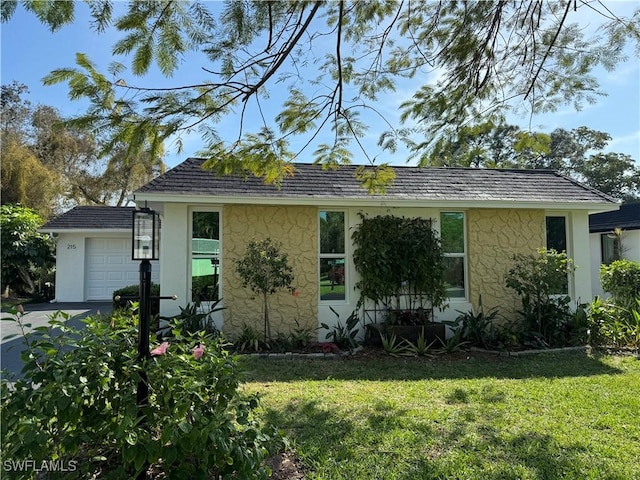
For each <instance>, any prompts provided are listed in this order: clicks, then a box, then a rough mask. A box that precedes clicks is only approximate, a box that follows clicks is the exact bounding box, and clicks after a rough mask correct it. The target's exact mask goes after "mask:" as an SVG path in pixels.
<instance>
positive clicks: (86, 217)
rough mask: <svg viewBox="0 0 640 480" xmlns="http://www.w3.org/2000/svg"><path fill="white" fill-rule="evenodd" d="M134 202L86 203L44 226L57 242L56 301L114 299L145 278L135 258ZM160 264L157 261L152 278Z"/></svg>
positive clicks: (153, 263)
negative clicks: (119, 204) (128, 204)
mask: <svg viewBox="0 0 640 480" xmlns="http://www.w3.org/2000/svg"><path fill="white" fill-rule="evenodd" d="M133 210H134V209H133V208H132V207H97V206H81V207H75V208H73V209H72V210H69V211H68V212H66V213H64V214H62V215H60V216H59V217H57V218H55V219H53V220H51V221H50V222H48V223H47V224H46V225H44V226H43V227H42V228H41V229H40V230H41V231H42V232H43V233H48V234H50V235H51V236H52V237H53V238H54V239H55V241H56V281H55V291H56V296H55V301H58V302H84V301H94V300H96V301H97V300H102V301H104V300H111V298H112V295H113V292H114V290H118V289H119V288H122V287H125V286H127V285H135V284H137V283H138V281H139V268H140V264H139V262H134V261H132V260H131V222H132V214H133V213H132V212H133ZM159 278H160V268H159V265H158V262H152V281H154V282H158V279H159Z"/></svg>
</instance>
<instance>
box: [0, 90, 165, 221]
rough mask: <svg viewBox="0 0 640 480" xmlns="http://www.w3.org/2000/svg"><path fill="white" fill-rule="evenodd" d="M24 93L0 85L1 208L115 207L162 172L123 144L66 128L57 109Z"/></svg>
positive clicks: (156, 162)
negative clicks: (34, 101)
mask: <svg viewBox="0 0 640 480" xmlns="http://www.w3.org/2000/svg"><path fill="white" fill-rule="evenodd" d="M25 94H28V90H27V88H26V87H25V86H24V85H21V84H19V83H16V82H13V83H12V84H10V85H3V86H2V95H1V99H2V111H3V115H2V131H1V135H2V137H1V144H0V145H1V149H2V172H1V184H2V203H3V204H9V203H19V204H22V205H24V206H27V207H30V208H33V209H34V210H36V211H37V212H38V214H40V215H41V216H42V217H43V218H48V217H50V216H51V215H52V214H54V213H58V212H59V211H60V210H63V209H65V208H68V207H70V206H73V205H78V204H80V205H83V204H96V205H117V206H121V205H123V204H125V203H126V197H127V195H128V194H129V193H131V192H132V191H133V190H134V189H135V188H137V187H139V186H141V185H143V184H144V183H146V182H148V181H149V180H151V179H152V178H154V177H155V176H157V175H158V174H159V173H161V172H162V171H163V169H164V164H163V163H162V160H161V158H160V157H151V156H150V155H149V154H148V153H146V152H142V153H141V154H139V155H138V156H137V157H131V156H128V155H127V148H126V147H125V146H124V145H122V144H113V143H112V142H108V141H105V140H104V139H103V138H101V137H96V136H95V135H94V134H93V133H92V132H91V130H89V129H88V128H79V127H76V126H69V125H67V124H66V123H65V119H64V118H62V116H61V115H60V113H59V112H58V111H57V110H55V109H54V108H52V107H50V106H47V105H36V106H33V105H31V103H30V102H28V101H27V100H25V99H23V96H24V95H25ZM105 145H108V146H109V147H108V149H107V148H105Z"/></svg>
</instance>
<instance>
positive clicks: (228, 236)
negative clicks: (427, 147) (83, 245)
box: [58, 158, 618, 339]
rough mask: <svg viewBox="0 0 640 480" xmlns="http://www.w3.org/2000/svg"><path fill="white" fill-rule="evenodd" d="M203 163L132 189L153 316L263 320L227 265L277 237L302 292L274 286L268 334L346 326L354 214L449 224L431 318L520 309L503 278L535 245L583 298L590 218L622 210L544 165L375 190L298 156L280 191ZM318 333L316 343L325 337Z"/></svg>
mask: <svg viewBox="0 0 640 480" xmlns="http://www.w3.org/2000/svg"><path fill="white" fill-rule="evenodd" d="M203 163H204V160H202V159H197V158H189V159H187V160H186V161H185V162H183V163H181V164H180V165H178V166H176V167H175V168H173V169H172V170H169V171H168V172H166V173H165V174H163V175H162V176H160V177H158V178H156V179H154V180H152V181H151V182H149V183H148V184H146V185H145V186H143V187H142V188H140V189H139V190H137V191H136V192H135V193H134V201H135V203H136V204H137V205H138V206H144V205H148V206H149V207H150V208H152V209H154V210H155V211H157V212H159V213H160V215H161V221H162V234H161V244H160V265H161V268H160V277H159V282H160V285H161V295H163V296H169V295H177V296H178V299H179V300H178V301H177V302H172V301H165V300H163V301H162V302H161V313H162V314H163V315H172V314H176V313H178V312H179V307H180V306H184V305H185V304H186V303H188V302H192V301H194V300H197V299H198V300H204V301H211V302H213V301H216V300H220V301H221V304H222V305H223V306H224V307H225V308H224V310H222V311H220V312H216V315H217V317H216V322H217V323H218V326H220V327H223V329H224V331H225V332H226V333H228V334H230V335H233V334H234V333H238V332H239V331H240V330H241V329H242V326H243V325H244V324H248V325H253V326H254V327H256V328H259V326H260V320H261V318H262V313H261V308H262V307H261V303H260V299H258V298H254V295H252V293H251V292H250V290H249V289H246V288H243V286H242V283H241V280H240V278H239V276H238V274H237V273H236V271H235V265H234V263H235V260H236V259H238V258H239V257H240V256H241V255H242V254H243V252H244V251H245V248H246V245H247V242H248V241H249V240H251V239H257V240H260V239H263V238H266V237H270V238H271V239H272V240H274V241H276V242H278V243H280V244H281V248H282V250H283V251H284V252H286V253H287V254H288V255H289V259H290V263H291V265H292V267H293V273H294V275H295V282H294V286H295V288H296V291H297V292H298V295H296V296H294V295H291V293H290V292H287V291H280V292H278V293H276V294H274V295H272V297H271V298H270V317H271V328H272V331H273V332H277V331H282V332H285V333H286V332H288V331H289V330H290V329H293V328H296V322H298V324H299V325H300V326H301V327H309V328H313V329H316V328H317V327H318V325H319V324H320V323H321V322H324V323H328V324H333V323H335V320H336V315H335V314H334V311H335V312H337V313H338V314H339V315H340V318H341V319H343V321H344V319H345V318H346V317H347V316H348V315H349V314H350V313H351V312H352V311H353V310H354V309H355V308H356V305H357V302H358V298H359V293H358V291H356V289H355V285H356V282H357V280H358V275H357V272H356V271H355V268H354V264H353V261H352V252H353V245H352V242H351V233H352V232H353V230H354V229H355V228H357V226H358V224H359V221H360V215H371V216H375V215H386V214H393V215H397V216H405V217H417V216H419V217H426V218H432V219H434V220H435V228H436V229H438V230H439V229H440V226H441V225H442V224H443V223H446V224H448V225H449V226H453V227H455V228H447V229H446V230H447V231H448V232H453V233H450V234H451V235H457V236H458V237H460V238H457V239H448V240H454V241H449V242H448V243H449V244H451V245H456V247H455V248H450V249H448V250H447V251H446V253H445V257H446V258H445V261H446V266H447V276H448V277H447V278H448V281H449V305H448V307H447V308H446V309H444V310H442V311H436V312H435V316H436V320H447V319H453V318H455V317H456V316H457V315H458V314H459V313H458V312H459V311H468V310H469V309H471V308H477V307H478V301H479V299H480V297H481V298H482V303H483V305H484V307H485V308H489V307H494V306H495V307H498V308H499V309H500V313H502V314H503V315H505V316H507V317H508V316H513V315H515V313H514V312H515V310H516V309H517V308H518V307H519V299H518V298H517V297H516V296H515V294H514V292H513V291H511V290H509V289H507V288H506V286H505V280H504V277H505V273H506V272H507V271H508V269H509V268H510V267H511V265H512V261H513V255H514V254H516V253H533V252H535V251H536V249H537V248H540V247H548V248H556V249H557V250H566V251H567V252H568V254H569V256H571V257H572V258H573V259H574V261H575V264H576V265H577V266H578V268H577V270H576V272H575V274H573V275H572V276H571V278H570V279H569V294H570V295H571V297H572V298H573V299H574V300H576V301H589V300H590V299H591V298H592V294H591V288H592V287H591V275H592V272H591V268H590V251H589V241H588V238H589V214H591V213H596V212H606V211H609V210H615V209H617V208H618V205H617V203H616V202H615V200H614V199H612V198H610V197H608V196H607V195H604V194H602V193H601V192H598V191H596V190H593V189H590V188H589V187H586V186H584V185H582V184H580V183H578V182H575V181H573V180H571V179H570V178H567V177H565V176H562V175H560V174H558V173H556V172H553V171H547V170H482V169H463V168H413V167H397V168H395V172H396V179H395V181H394V183H393V184H392V185H391V186H390V187H388V188H387V192H386V194H385V195H380V194H369V193H368V192H367V191H366V190H365V189H364V188H363V187H361V186H360V185H359V183H358V181H357V180H356V179H355V177H354V173H355V169H356V167H355V166H345V167H341V168H339V169H337V170H330V169H329V170H325V169H323V168H322V167H321V166H317V165H312V164H302V163H300V164H298V163H296V164H295V175H294V176H293V177H289V178H286V179H285V180H284V181H283V183H282V185H281V188H280V189H278V188H276V187H275V186H273V185H267V184H265V183H264V182H263V181H262V180H261V179H257V178H254V177H248V178H244V177H240V176H225V177H219V176H217V175H215V174H214V173H212V172H210V171H207V170H203V169H202V165H203ZM58 232H59V237H58V238H59V240H58V241H59V243H60V241H61V240H62V238H61V237H62V232H61V231H58ZM456 232H457V233H456ZM105 233H106V232H105ZM78 234H80V232H78ZM83 235H84V233H83ZM83 238H86V237H83ZM121 238H122V239H123V241H124V239H125V238H126V235H125V234H123V235H122V236H121ZM327 239H329V240H327ZM67 243H69V244H71V242H69V241H68V240H64V242H63V245H62V251H63V252H64V253H65V254H69V252H68V251H67V250H65V248H66V247H65V246H64V245H66V244H67ZM76 243H77V242H76ZM76 248H79V245H78V247H76ZM59 249H60V245H59ZM59 251H60V250H59ZM85 263H86V262H85ZM77 268H78V269H81V264H80V263H78V267H77ZM85 268H87V267H86V266H85ZM156 270H157V269H156V268H155V267H154V271H156ZM78 280H80V279H78ZM85 290H87V287H85ZM318 336H319V338H320V339H324V332H322V331H319V332H318Z"/></svg>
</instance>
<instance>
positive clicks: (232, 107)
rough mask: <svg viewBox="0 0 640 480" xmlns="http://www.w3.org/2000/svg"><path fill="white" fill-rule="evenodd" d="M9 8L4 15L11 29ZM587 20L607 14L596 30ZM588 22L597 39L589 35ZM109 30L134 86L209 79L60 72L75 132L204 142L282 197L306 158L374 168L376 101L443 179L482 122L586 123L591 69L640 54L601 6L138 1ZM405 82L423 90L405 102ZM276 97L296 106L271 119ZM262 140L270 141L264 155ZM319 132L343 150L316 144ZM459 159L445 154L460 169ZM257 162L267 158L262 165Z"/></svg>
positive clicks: (98, 17) (97, 4) (594, 92)
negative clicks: (534, 117)
mask: <svg viewBox="0 0 640 480" xmlns="http://www.w3.org/2000/svg"><path fill="white" fill-rule="evenodd" d="M25 5H26V6H27V8H28V9H29V10H31V11H33V12H34V13H35V14H36V15H37V16H38V18H39V19H40V20H41V21H42V22H44V23H45V24H47V25H48V26H50V27H51V28H52V29H56V28H59V27H60V26H62V25H64V24H65V23H68V22H70V21H72V19H73V9H74V2H71V1H68V0H67V1H63V2H52V1H38V2H36V1H29V2H25ZM15 6H16V2H13V1H7V2H3V3H2V18H3V20H6V19H8V18H10V17H11V15H12V14H13V12H14V10H15ZM89 6H90V9H91V14H92V17H93V21H94V27H95V28H96V29H97V30H98V31H101V30H103V29H104V28H105V27H106V25H108V24H109V22H110V21H111V15H112V12H111V3H110V2H108V1H99V0H93V1H91V2H89ZM586 11H589V12H591V11H594V12H596V13H597V14H599V15H597V16H596V17H595V18H596V20H593V17H590V16H588V15H586V14H585V12H586ZM585 19H586V20H585ZM586 21H589V22H590V24H591V25H593V27H594V28H585V27H586V25H584V24H583V22H586ZM114 28H115V30H116V33H117V34H118V35H119V38H118V40H117V41H116V43H115V46H114V50H113V53H114V54H115V55H126V56H128V59H127V60H128V61H130V63H131V71H132V73H133V75H136V76H142V75H145V74H146V73H148V72H149V69H150V68H151V66H152V65H154V64H155V65H157V66H158V68H159V70H160V71H161V72H162V73H163V74H164V75H165V76H166V77H171V75H172V74H173V73H174V72H175V71H176V69H177V68H178V67H179V65H180V63H181V61H182V60H183V59H184V55H185V54H186V53H187V52H189V51H197V52H198V53H200V54H202V57H201V58H206V61H207V62H208V63H207V64H206V65H202V66H203V69H204V71H205V72H206V73H207V75H208V77H209V78H208V79H207V80H206V81H200V82H198V83H195V82H194V83H193V84H190V85H170V86H163V87H161V88H157V87H155V86H150V85H143V86H138V85H136V82H134V81H130V80H129V79H124V78H123V77H122V76H120V77H119V78H114V79H113V80H112V81H111V82H106V83H105V82H103V80H104V81H106V80H107V78H106V77H103V78H99V76H98V75H97V71H95V68H94V71H92V72H87V70H90V68H89V66H88V65H87V64H86V63H85V64H84V65H80V66H81V69H80V71H77V72H76V71H74V70H71V69H59V70H58V71H57V72H55V73H54V74H53V76H51V77H49V78H48V79H47V82H54V81H55V82H61V81H63V82H66V83H67V84H68V85H69V88H70V96H71V97H72V98H74V99H79V98H88V99H89V100H90V101H91V103H92V106H91V107H90V109H89V111H88V112H87V114H86V115H84V116H83V117H82V119H81V120H80V119H79V121H82V122H84V123H85V125H89V124H90V125H92V127H93V128H94V129H96V130H97V129H100V128H104V127H108V128H109V129H110V130H112V131H113V132H115V134H116V138H117V141H118V142H123V143H124V144H126V145H128V146H130V150H129V153H136V154H140V153H141V152H142V151H144V150H145V148H150V149H151V152H152V156H153V155H155V154H157V153H158V152H160V145H161V144H162V142H164V141H165V140H166V139H167V138H168V137H169V136H170V135H174V134H180V133H187V132H191V131H193V129H195V128H197V129H199V130H200V132H201V134H202V135H203V138H204V139H205V140H206V143H207V151H206V153H205V156H206V157H207V158H210V159H212V160H211V162H212V163H211V166H212V167H215V169H216V170H218V171H225V172H226V171H229V170H232V171H235V172H238V171H243V172H248V173H249V174H254V175H258V176H265V177H267V178H268V181H272V182H275V183H277V182H279V181H281V180H282V179H283V178H285V177H286V176H287V175H288V173H289V172H287V168H288V162H289V160H290V159H291V158H294V157H295V156H297V155H300V153H301V152H302V151H303V150H305V149H306V148H307V147H310V148H312V149H314V151H315V154H314V159H315V160H316V161H317V162H319V163H322V164H324V165H327V166H329V167H334V166H336V165H340V164H346V163H349V162H351V161H353V158H354V157H355V156H356V155H355V154H354V152H352V151H351V148H350V147H351V145H356V144H358V148H360V149H361V150H362V154H363V155H364V156H365V157H367V158H368V159H370V158H373V157H374V156H373V155H369V154H368V153H367V152H366V151H364V150H365V149H364V147H363V146H362V144H361V143H360V142H361V139H362V137H363V135H364V134H365V132H366V129H367V123H368V122H367V121H366V120H365V121H362V120H357V113H358V112H360V113H367V114H369V113H370V112H372V111H374V110H373V107H374V106H375V102H377V101H378V100H379V99H384V98H385V96H390V95H393V94H394V92H395V91H396V89H398V91H401V92H402V96H401V97H400V100H402V99H405V101H404V102H403V103H402V106H401V120H402V121H403V122H405V121H406V122H409V123H411V125H410V126H409V127H410V128H408V129H404V130H403V131H402V134H399V130H397V129H398V127H399V126H398V125H390V127H389V132H387V133H388V134H384V133H383V135H382V138H381V139H382V142H381V145H383V146H384V147H387V148H389V149H391V151H392V150H393V149H394V148H397V142H398V140H399V139H401V140H402V141H403V142H404V143H406V144H408V145H411V146H412V148H413V153H414V156H415V157H417V158H419V159H420V163H421V164H434V163H435V162H436V161H437V160H434V159H436V158H437V157H436V156H434V155H430V153H431V150H432V149H433V148H434V147H436V148H435V150H436V151H437V150H439V149H440V148H444V147H445V145H441V144H439V142H440V141H441V140H443V139H445V142H446V138H447V137H448V136H450V135H451V133H452V132H458V131H460V130H461V129H464V128H465V127H467V126H469V125H473V124H474V123H477V122H479V121H481V122H485V121H489V122H494V123H496V124H497V123H500V122H501V121H502V120H503V119H504V118H505V115H506V113H508V112H516V113H538V112H549V111H555V110H556V109H558V108H559V106H561V105H565V104H569V105H573V106H574V107H575V108H576V109H580V108H582V107H583V106H584V105H586V104H590V103H593V102H595V101H596V99H597V98H598V96H600V95H602V94H603V92H601V91H600V90H599V85H598V82H597V80H596V78H595V76H594V75H593V72H594V71H595V69H596V68H598V67H604V68H606V69H613V68H614V67H615V66H616V65H617V64H618V63H619V62H620V61H622V60H623V59H624V54H625V51H626V50H625V48H626V47H627V46H628V45H631V46H635V47H636V54H637V52H638V51H640V47H639V46H640V13H638V12H637V11H636V13H635V14H634V15H632V16H631V17H629V18H624V17H622V16H620V15H616V14H612V12H610V8H609V7H607V6H604V5H600V4H593V3H588V4H587V3H579V2H574V3H573V4H570V2H534V3H531V2H529V1H523V0H519V1H514V2H504V1H498V0H495V1H484V2H396V1H389V0H376V1H368V2H319V1H318V2H237V1H228V2H225V4H224V5H223V6H222V7H220V6H218V5H217V4H215V3H206V2H188V3H184V2H163V1H146V2H129V3H128V4H127V6H126V10H125V13H124V14H123V15H121V16H120V17H119V18H117V19H116V20H115V22H114ZM591 32H593V33H591ZM91 68H93V67H91ZM434 72H436V73H438V76H437V77H436V78H434V77H433V75H431V74H432V73H434ZM425 73H426V74H427V75H425ZM425 77H426V79H424V78H425ZM409 78H410V79H414V80H413V81H412V82H411V83H410V84H409V85H410V86H409V87H408V88H409V90H408V91H403V90H406V88H405V85H406V84H403V83H402V82H403V80H405V79H409ZM280 85H281V86H282V87H283V88H282V91H283V92H287V93H286V95H283V96H282V97H280V96H277V97H278V98H277V99H275V100H274V101H273V102H270V103H269V107H268V108H266V107H263V105H262V103H261V102H262V101H263V100H267V99H268V98H269V96H270V94H271V97H272V98H274V97H276V96H275V95H273V92H274V91H276V89H279V88H280ZM398 87H400V88H398ZM396 95H397V94H396ZM133 99H136V101H134V100H133ZM234 112H239V115H238V117H237V118H238V131H239V133H238V139H239V140H238V141H237V142H233V141H230V142H228V143H225V144H222V143H220V142H219V139H217V140H218V141H216V142H212V141H210V140H212V139H213V137H215V134H214V132H215V129H214V128H213V127H212V125H215V124H218V123H220V122H222V121H223V120H227V119H228V118H229V116H230V115H232V114H233V113H234ZM245 115H247V116H248V115H254V116H255V117H256V118H259V119H260V120H259V122H260V123H261V126H259V127H257V128H256V132H257V133H256V132H249V133H247V132H244V131H243V130H244V125H245V123H244V121H245ZM362 118H365V119H366V117H365V115H362ZM225 126H226V125H225ZM276 126H277V130H275V128H276ZM263 129H274V131H273V132H272V133H271V134H270V135H269V136H270V139H269V141H268V142H265V141H264V140H265V139H264V138H263V137H264V135H262V130H263ZM322 130H326V131H328V132H329V134H330V135H333V138H332V139H330V140H325V139H322V138H321V137H319V136H318V135H319V132H320V131H322ZM294 135H304V136H305V139H304V140H303V141H302V142H301V143H300V144H301V145H302V147H301V149H300V151H298V152H296V154H295V155H294V154H292V153H290V152H289V151H288V148H287V146H286V145H285V143H288V142H289V141H290V137H291V136H294ZM240 139H242V141H240ZM520 142H521V143H520V145H519V147H521V151H522V149H524V150H531V151H532V152H534V153H545V152H546V148H547V146H548V139H547V138H543V137H541V138H521V139H520ZM292 143H293V142H292ZM445 150H446V148H445ZM455 150H456V149H453V151H451V152H449V153H451V154H452V156H455V153H456V152H455ZM466 151H467V153H468V155H467V156H466V157H465V158H464V159H463V160H462V162H463V163H465V164H467V165H469V166H475V165H476V164H478V163H480V162H485V163H487V162H489V163H490V162H491V161H493V162H494V164H493V165H494V166H503V165H506V163H508V162H509V161H511V162H513V160H512V159H511V160H510V159H508V158H506V157H504V158H502V159H501V160H497V159H492V158H491V156H490V155H489V153H488V151H487V149H485V148H483V147H482V146H475V147H471V148H468V149H467V150H466ZM281 154H284V155H283V156H282V157H281V160H282V161H281V162H280V163H278V162H277V161H276V159H277V157H278V155H281ZM264 155H267V156H266V157H264ZM261 156H263V158H268V161H267V165H266V166H265V165H264V163H263V162H260V161H258V159H259V158H260V157H261ZM214 159H215V160H214ZM245 161H246V163H245ZM442 161H443V163H444V164H447V163H448V162H449V159H445V160H442ZM371 163H372V164H373V163H374V162H373V161H371ZM371 175H372V174H369V173H367V175H365V176H362V177H361V180H362V181H363V182H365V183H367V184H371V183H372V182H373V183H374V184H376V185H374V189H377V188H378V187H377V183H378V181H380V184H381V185H383V184H384V183H385V182H387V181H390V177H389V176H388V175H387V176H384V175H382V174H381V173H380V174H378V175H377V176H376V177H375V178H372V176H371ZM380 191H381V190H380Z"/></svg>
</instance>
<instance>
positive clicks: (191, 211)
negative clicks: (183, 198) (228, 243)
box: [187, 206, 224, 303]
mask: <svg viewBox="0 0 640 480" xmlns="http://www.w3.org/2000/svg"><path fill="white" fill-rule="evenodd" d="M195 213H217V214H218V237H219V238H218V242H219V243H218V245H219V248H218V255H199V256H198V257H194V254H193V215H194V214H195ZM188 239H189V241H188V252H189V253H188V257H187V258H188V259H189V262H188V272H187V287H188V288H187V294H188V296H189V301H190V302H191V303H194V302H195V300H194V298H193V260H194V258H198V259H207V258H216V257H217V258H218V271H219V273H218V299H222V273H223V272H224V265H223V260H222V249H223V237H222V207H211V206H192V207H190V208H189V226H188ZM218 301H219V300H218ZM205 302H206V303H213V302H216V300H205ZM203 303H204V302H203Z"/></svg>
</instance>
